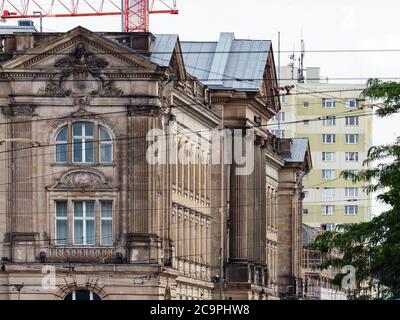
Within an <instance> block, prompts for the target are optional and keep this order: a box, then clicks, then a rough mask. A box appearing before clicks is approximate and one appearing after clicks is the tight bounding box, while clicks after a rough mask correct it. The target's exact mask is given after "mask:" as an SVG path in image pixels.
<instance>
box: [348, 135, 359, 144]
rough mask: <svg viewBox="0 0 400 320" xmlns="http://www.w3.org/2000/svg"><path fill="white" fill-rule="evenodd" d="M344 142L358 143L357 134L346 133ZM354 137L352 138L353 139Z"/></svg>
mask: <svg viewBox="0 0 400 320" xmlns="http://www.w3.org/2000/svg"><path fill="white" fill-rule="evenodd" d="M345 137H346V139H345V140H346V144H358V143H359V140H360V138H359V135H358V134H357V133H346V135H345ZM353 139H354V140H353Z"/></svg>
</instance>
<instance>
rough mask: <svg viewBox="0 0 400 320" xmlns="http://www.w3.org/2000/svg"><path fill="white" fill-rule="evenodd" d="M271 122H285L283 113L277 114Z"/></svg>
mask: <svg viewBox="0 0 400 320" xmlns="http://www.w3.org/2000/svg"><path fill="white" fill-rule="evenodd" d="M272 120H274V121H279V122H283V121H285V113H284V112H278V113H277V114H276V115H275V116H274V117H273V118H272Z"/></svg>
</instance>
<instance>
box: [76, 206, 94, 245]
mask: <svg viewBox="0 0 400 320" xmlns="http://www.w3.org/2000/svg"><path fill="white" fill-rule="evenodd" d="M95 236H96V229H95V215H94V201H74V244H75V245H94V244H95V243H96V238H95Z"/></svg>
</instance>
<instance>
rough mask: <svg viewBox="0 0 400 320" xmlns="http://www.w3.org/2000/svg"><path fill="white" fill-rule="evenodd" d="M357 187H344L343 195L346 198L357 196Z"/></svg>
mask: <svg viewBox="0 0 400 320" xmlns="http://www.w3.org/2000/svg"><path fill="white" fill-rule="evenodd" d="M358 189H359V188H357V187H346V188H345V189H344V196H345V197H346V198H358V197H359V194H360V193H359V191H358ZM350 191H352V192H350Z"/></svg>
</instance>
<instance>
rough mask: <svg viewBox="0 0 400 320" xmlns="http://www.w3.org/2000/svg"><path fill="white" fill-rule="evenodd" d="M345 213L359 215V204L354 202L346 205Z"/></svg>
mask: <svg viewBox="0 0 400 320" xmlns="http://www.w3.org/2000/svg"><path fill="white" fill-rule="evenodd" d="M350 209H353V210H350ZM344 211H345V212H344V213H345V215H348V216H356V215H358V205H355V204H352V205H346V206H345V207H344Z"/></svg>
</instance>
